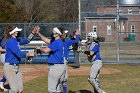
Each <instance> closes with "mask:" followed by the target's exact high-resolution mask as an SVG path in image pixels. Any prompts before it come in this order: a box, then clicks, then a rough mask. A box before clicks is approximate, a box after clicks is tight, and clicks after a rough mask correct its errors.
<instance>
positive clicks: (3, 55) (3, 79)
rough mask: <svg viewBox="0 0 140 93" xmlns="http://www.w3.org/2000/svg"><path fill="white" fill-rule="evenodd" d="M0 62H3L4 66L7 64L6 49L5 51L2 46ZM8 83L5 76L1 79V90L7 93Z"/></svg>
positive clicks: (0, 48)
mask: <svg viewBox="0 0 140 93" xmlns="http://www.w3.org/2000/svg"><path fill="white" fill-rule="evenodd" d="M0 52H1V53H0V61H1V62H2V64H4V63H5V49H3V48H2V47H1V46H0ZM5 82H6V78H5V76H3V77H2V78H1V79H0V89H1V90H3V91H7V89H6V88H4V83H5Z"/></svg>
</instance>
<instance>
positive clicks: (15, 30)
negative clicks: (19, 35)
mask: <svg viewBox="0 0 140 93" xmlns="http://www.w3.org/2000/svg"><path fill="white" fill-rule="evenodd" d="M21 30H22V28H18V27H15V28H14V29H13V30H12V31H11V32H9V34H10V35H12V34H13V33H14V32H17V31H21Z"/></svg>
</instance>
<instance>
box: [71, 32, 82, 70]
mask: <svg viewBox="0 0 140 93" xmlns="http://www.w3.org/2000/svg"><path fill="white" fill-rule="evenodd" d="M77 31H78V29H77V30H75V31H74V32H73V37H72V40H75V38H76V33H77ZM80 40H81V39H79V41H80ZM79 43H80V42H77V43H74V44H73V52H74V68H80V62H79V52H77V50H78V46H79Z"/></svg>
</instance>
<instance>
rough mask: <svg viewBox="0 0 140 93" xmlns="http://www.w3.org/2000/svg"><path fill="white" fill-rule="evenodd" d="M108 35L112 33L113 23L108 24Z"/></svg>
mask: <svg viewBox="0 0 140 93" xmlns="http://www.w3.org/2000/svg"><path fill="white" fill-rule="evenodd" d="M107 35H112V30H111V25H107Z"/></svg>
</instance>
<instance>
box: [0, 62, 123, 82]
mask: <svg viewBox="0 0 140 93" xmlns="http://www.w3.org/2000/svg"><path fill="white" fill-rule="evenodd" d="M90 66H91V65H81V67H80V68H77V69H73V67H72V66H71V65H69V66H68V74H69V76H78V75H89V71H90ZM2 67H3V66H2V65H0V76H2V75H3V71H2V70H3V69H2ZM20 68H21V71H22V73H23V78H24V82H27V81H29V80H32V79H34V78H37V77H39V76H47V74H48V65H47V64H21V65H20ZM120 72H121V71H120V70H119V69H114V68H105V67H103V68H102V69H101V74H115V73H120Z"/></svg>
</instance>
